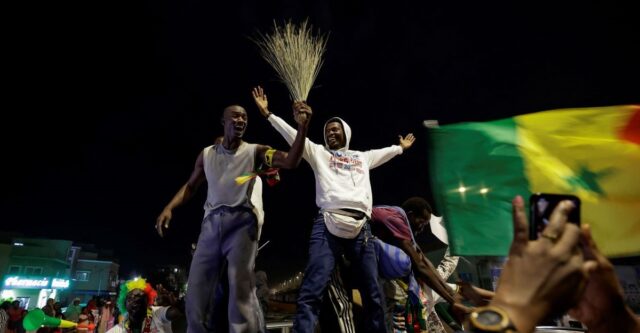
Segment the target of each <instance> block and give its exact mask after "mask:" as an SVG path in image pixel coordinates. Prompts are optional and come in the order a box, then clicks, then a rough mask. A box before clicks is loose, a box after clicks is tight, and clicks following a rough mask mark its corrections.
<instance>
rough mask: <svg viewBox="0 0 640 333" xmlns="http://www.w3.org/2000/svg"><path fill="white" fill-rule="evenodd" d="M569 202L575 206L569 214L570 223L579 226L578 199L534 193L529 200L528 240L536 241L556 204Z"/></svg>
mask: <svg viewBox="0 0 640 333" xmlns="http://www.w3.org/2000/svg"><path fill="white" fill-rule="evenodd" d="M563 200H571V201H573V204H574V205H575V206H576V207H575V208H574V209H573V210H572V211H571V212H570V213H569V221H568V222H570V223H575V224H577V225H580V198H578V197H576V196H575V195H571V194H550V193H534V194H532V195H531V197H530V198H529V238H530V239H538V238H539V237H540V235H541V234H542V231H543V230H544V228H545V227H546V226H547V224H549V218H550V217H551V213H552V212H553V210H554V209H555V208H556V206H557V205H558V203H559V202H560V201H563Z"/></svg>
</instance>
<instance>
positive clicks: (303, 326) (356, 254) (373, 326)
mask: <svg viewBox="0 0 640 333" xmlns="http://www.w3.org/2000/svg"><path fill="white" fill-rule="evenodd" d="M370 239H371V230H370V228H369V224H368V223H366V224H365V225H364V226H363V228H362V230H361V231H360V233H359V234H358V236H357V237H356V238H354V239H344V238H340V237H336V236H334V235H332V234H331V233H330V232H329V230H327V228H326V226H325V224H324V217H323V216H322V214H318V216H317V217H316V219H315V221H314V224H313V228H312V230H311V239H310V241H309V262H308V264H307V268H306V270H305V272H304V279H303V281H302V285H301V287H300V291H299V295H298V305H297V313H296V317H295V321H294V324H293V331H294V332H297V333H303V332H304V333H312V332H313V331H314V328H315V325H316V322H317V320H318V314H319V311H320V308H321V306H322V296H323V294H324V292H325V290H326V288H327V285H328V283H329V279H330V277H331V273H332V272H333V269H334V267H335V265H336V260H337V258H339V257H340V256H341V255H342V254H343V253H344V255H345V256H346V258H347V260H349V261H350V262H351V265H352V268H353V270H352V272H353V274H354V276H353V277H352V278H353V280H356V281H358V286H359V289H360V295H361V298H362V305H363V318H362V319H363V323H364V328H365V332H368V333H377V332H387V330H386V327H385V320H384V309H385V304H384V297H383V294H382V291H381V288H380V285H379V284H378V262H377V258H376V254H375V249H374V244H373V242H371V241H370Z"/></svg>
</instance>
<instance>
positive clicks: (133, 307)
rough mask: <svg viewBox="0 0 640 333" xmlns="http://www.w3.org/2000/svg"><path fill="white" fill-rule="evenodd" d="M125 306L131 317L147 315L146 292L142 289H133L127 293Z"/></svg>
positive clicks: (139, 317) (140, 317)
mask: <svg viewBox="0 0 640 333" xmlns="http://www.w3.org/2000/svg"><path fill="white" fill-rule="evenodd" d="M125 306H126V308H127V312H129V315H130V316H131V317H132V318H135V319H142V318H144V317H145V316H146V315H147V294H145V293H144V291H143V290H142V289H133V290H132V291H130V292H128V293H127V299H126V301H125Z"/></svg>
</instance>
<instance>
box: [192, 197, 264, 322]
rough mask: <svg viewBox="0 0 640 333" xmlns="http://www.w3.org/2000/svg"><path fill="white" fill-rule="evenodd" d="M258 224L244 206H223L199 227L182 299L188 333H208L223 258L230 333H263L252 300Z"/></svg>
mask: <svg viewBox="0 0 640 333" xmlns="http://www.w3.org/2000/svg"><path fill="white" fill-rule="evenodd" d="M257 236H258V223H257V221H256V217H255V215H254V214H253V213H252V212H251V211H250V210H249V209H248V208H244V207H227V206H223V207H220V208H217V209H215V210H214V211H212V212H211V213H210V214H209V215H207V217H205V219H204V220H203V222H202V227H201V230H200V236H199V237H198V245H197V246H196V251H195V253H194V254H193V259H192V261H191V268H190V269H189V280H188V287H187V296H186V304H185V306H186V315H187V332H188V333H207V332H209V331H210V328H209V327H207V326H208V325H207V323H208V319H209V317H210V315H211V314H210V313H208V312H210V311H212V310H213V304H212V303H213V300H212V295H213V293H214V292H215V291H216V288H217V286H218V283H219V277H220V274H221V270H222V269H223V267H224V266H223V263H224V261H225V259H226V261H227V265H228V269H227V272H226V273H227V278H228V281H229V295H228V296H229V306H228V313H227V316H228V320H229V332H247V333H255V332H258V331H262V330H263V321H264V319H263V318H262V315H261V314H262V313H261V311H260V310H259V306H260V305H259V303H258V298H257V297H256V290H255V278H254V273H253V269H254V266H255V259H256V253H257V249H258V239H257Z"/></svg>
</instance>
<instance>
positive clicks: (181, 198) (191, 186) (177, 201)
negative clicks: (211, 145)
mask: <svg viewBox="0 0 640 333" xmlns="http://www.w3.org/2000/svg"><path fill="white" fill-rule="evenodd" d="M203 154H204V151H202V152H200V155H198V158H197V159H196V164H195V166H194V167H193V171H192V172H191V176H190V177H189V180H187V182H186V183H185V184H184V185H182V187H180V189H179V190H178V192H177V193H176V194H175V195H174V196H173V198H172V199H171V201H169V203H168V204H167V205H166V206H165V207H164V208H163V209H162V212H161V213H160V215H159V216H158V218H157V219H156V230H157V231H158V234H159V235H160V237H163V236H164V234H163V228H165V229H168V228H169V222H170V221H171V218H172V217H173V209H174V208H176V207H178V206H180V205H182V204H184V203H185V202H187V201H189V199H191V197H193V195H194V194H195V193H196V191H197V190H198V188H199V187H200V184H202V182H203V181H204V180H205V179H206V177H205V173H204V160H203V159H204V156H203Z"/></svg>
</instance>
